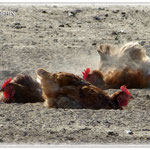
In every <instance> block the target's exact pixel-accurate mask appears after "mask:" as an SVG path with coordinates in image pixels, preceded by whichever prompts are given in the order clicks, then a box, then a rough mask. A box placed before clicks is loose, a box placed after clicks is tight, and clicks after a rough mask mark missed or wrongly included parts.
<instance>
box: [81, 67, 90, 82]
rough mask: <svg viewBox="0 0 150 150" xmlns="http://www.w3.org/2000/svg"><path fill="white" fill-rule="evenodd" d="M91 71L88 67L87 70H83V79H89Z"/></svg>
mask: <svg viewBox="0 0 150 150" xmlns="http://www.w3.org/2000/svg"><path fill="white" fill-rule="evenodd" d="M89 73H90V68H86V70H84V72H82V74H83V79H84V80H86V79H87V75H88V74H89Z"/></svg>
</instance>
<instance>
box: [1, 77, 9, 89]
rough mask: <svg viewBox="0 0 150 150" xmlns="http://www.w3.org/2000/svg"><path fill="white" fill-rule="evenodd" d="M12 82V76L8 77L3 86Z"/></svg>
mask: <svg viewBox="0 0 150 150" xmlns="http://www.w3.org/2000/svg"><path fill="white" fill-rule="evenodd" d="M10 82H11V78H8V79H7V80H6V82H4V84H3V85H2V88H4V87H5V86H7V84H8V83H10Z"/></svg>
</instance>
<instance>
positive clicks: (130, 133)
mask: <svg viewBox="0 0 150 150" xmlns="http://www.w3.org/2000/svg"><path fill="white" fill-rule="evenodd" d="M125 132H126V134H129V135H133V132H132V131H131V130H125Z"/></svg>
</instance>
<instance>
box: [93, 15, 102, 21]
mask: <svg viewBox="0 0 150 150" xmlns="http://www.w3.org/2000/svg"><path fill="white" fill-rule="evenodd" d="M93 19H95V20H101V18H100V17H98V16H94V17H93Z"/></svg>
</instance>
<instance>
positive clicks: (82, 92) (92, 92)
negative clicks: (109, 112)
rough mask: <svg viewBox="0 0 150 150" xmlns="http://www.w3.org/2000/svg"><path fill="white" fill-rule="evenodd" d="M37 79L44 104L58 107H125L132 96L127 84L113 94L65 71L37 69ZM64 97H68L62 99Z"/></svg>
mask: <svg viewBox="0 0 150 150" xmlns="http://www.w3.org/2000/svg"><path fill="white" fill-rule="evenodd" d="M37 81H38V82H39V83H40V84H41V87H42V91H43V97H44V99H45V102H44V105H45V106H46V107H49V108H51V107H55V108H58V107H60V105H61V108H62V107H63V108H72V107H73V108H84V109H123V107H124V106H127V104H128V101H129V100H130V99H131V98H132V96H131V94H130V93H129V91H128V90H127V89H126V87H125V86H122V87H121V91H117V92H115V93H114V94H113V95H112V96H109V95H107V93H105V92H104V91H102V90H101V89H100V88H98V87H96V86H94V85H92V84H90V83H89V82H86V81H85V80H83V79H82V78H80V77H79V76H77V75H74V74H71V73H65V72H59V73H54V74H52V73H50V72H47V71H46V70H44V69H38V70H37ZM62 97H67V100H65V98H64V99H63V100H62V101H61V98H62Z"/></svg>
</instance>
